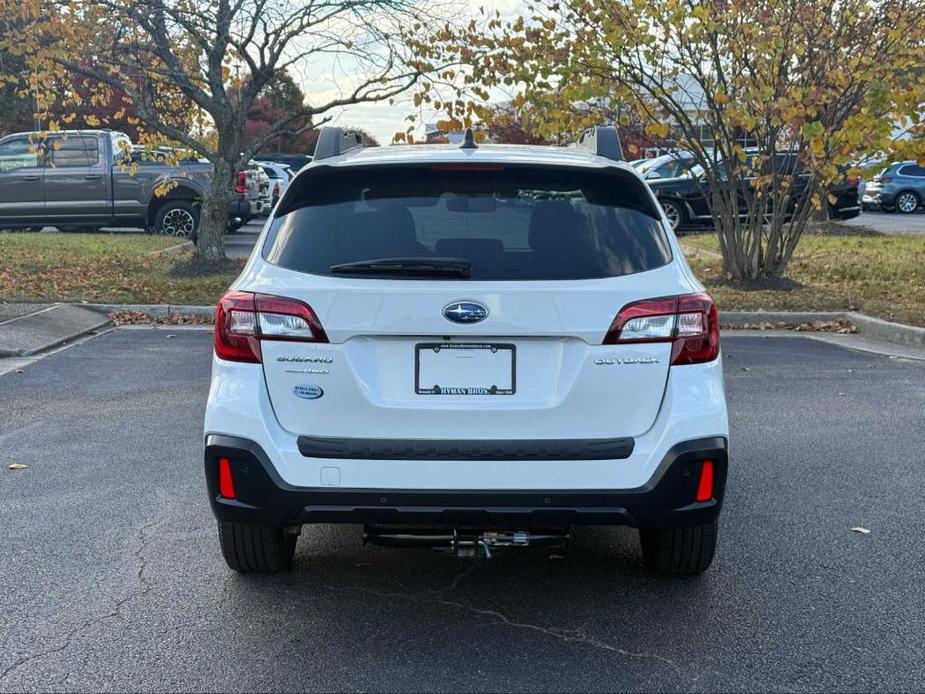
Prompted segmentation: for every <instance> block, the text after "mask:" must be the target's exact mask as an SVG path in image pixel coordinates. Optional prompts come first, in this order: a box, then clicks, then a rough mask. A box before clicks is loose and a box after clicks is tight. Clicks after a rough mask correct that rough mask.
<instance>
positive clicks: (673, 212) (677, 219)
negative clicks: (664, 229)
mask: <svg viewBox="0 0 925 694" xmlns="http://www.w3.org/2000/svg"><path fill="white" fill-rule="evenodd" d="M660 202H661V205H662V209H663V210H665V216H666V217H667V218H668V223H669V224H670V225H671V230H672V231H677V230H678V229H680V228H681V227H682V226H683V225H684V223H685V222H686V221H687V215H686V213H685V212H684V208H683V207H681V205H680V204H678V203H677V202H675V201H674V200H661V201H660Z"/></svg>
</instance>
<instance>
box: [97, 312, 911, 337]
mask: <svg viewBox="0 0 925 694" xmlns="http://www.w3.org/2000/svg"><path fill="white" fill-rule="evenodd" d="M83 305H84V306H86V307H87V308H92V309H94V310H97V311H101V312H103V313H107V314H108V313H112V312H114V311H135V312H139V313H145V314H147V315H149V316H152V317H154V318H158V317H168V316H202V317H204V318H212V319H214V318H215V307H214V306H176V305H170V304H83ZM839 320H842V321H847V322H849V323H851V324H852V325H854V326H855V327H856V328H857V330H858V334H859V335H863V336H864V337H867V338H871V339H874V340H882V341H884V342H890V343H893V344H899V345H907V346H910V347H925V328H918V327H916V326H914V325H906V324H904V323H891V322H890V321H885V320H882V319H880V318H874V317H872V316H867V315H864V314H863V313H856V312H854V311H722V312H721V313H720V322H721V323H723V324H724V325H734V326H737V327H739V326H741V327H746V326H749V325H760V324H761V323H786V324H800V323H812V322H814V321H839Z"/></svg>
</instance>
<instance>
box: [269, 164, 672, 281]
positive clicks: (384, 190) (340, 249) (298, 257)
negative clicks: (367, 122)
mask: <svg viewBox="0 0 925 694" xmlns="http://www.w3.org/2000/svg"><path fill="white" fill-rule="evenodd" d="M277 214H278V217H277V219H276V220H275V221H274V223H273V225H272V227H271V229H270V233H269V235H268V237H267V240H266V243H265V245H264V247H263V255H264V258H265V259H266V260H267V261H269V262H271V263H274V264H277V265H280V266H282V267H286V268H289V269H292V270H298V271H301V272H308V273H312V274H316V275H332V274H336V273H332V272H331V267H332V266H336V265H339V264H343V263H356V262H362V261H374V260H381V259H389V258H403V259H407V258H413V259H417V258H453V259H462V260H465V261H468V262H469V263H470V264H471V266H470V271H469V278H470V279H472V280H546V279H591V278H601V277H616V276H620V275H628V274H631V273H635V272H642V271H644V270H650V269H653V268H656V267H660V266H662V265H665V264H666V263H668V262H669V261H670V260H671V251H670V249H669V246H668V242H667V239H666V237H665V233H664V230H663V229H662V227H661V223H660V221H659V220H658V218H657V217H656V215H657V212H656V211H655V209H654V205H653V204H652V202H651V199H650V198H649V197H648V194H647V192H646V190H645V187H644V185H643V184H641V183H640V182H639V181H638V180H637V179H636V178H635V177H633V176H630V175H628V174H627V173H626V172H622V171H619V170H613V171H611V172H600V171H585V170H578V169H567V168H546V169H540V168H536V167H516V166H505V167H501V166H489V165H485V166H481V167H474V166H466V167H465V168H460V167H458V166H453V165H445V166H441V165H436V166H429V167H409V166H403V167H384V166H378V167H362V168H361V167H351V168H349V169H346V168H345V169H341V170H338V169H317V170H315V172H313V174H312V175H308V176H302V177H300V178H299V179H297V180H296V181H294V183H293V185H292V186H291V187H290V190H289V191H288V193H287V195H286V197H285V199H284V200H283V202H282V203H281V205H280V208H279V210H278V212H277ZM364 276H371V277H372V276H375V273H369V274H368V275H364Z"/></svg>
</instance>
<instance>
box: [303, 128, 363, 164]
mask: <svg viewBox="0 0 925 694" xmlns="http://www.w3.org/2000/svg"><path fill="white" fill-rule="evenodd" d="M366 146H367V144H366V138H365V137H363V135H361V134H360V133H358V132H356V131H355V130H344V129H343V128H332V127H329V126H325V127H323V128H321V129H319V131H318V142H317V143H316V144H315V155H314V159H313V160H314V161H318V160H319V159H328V158H329V157H337V156H340V155H341V154H346V153H347V152H348V151H350V150H351V149H357V148H360V147H366Z"/></svg>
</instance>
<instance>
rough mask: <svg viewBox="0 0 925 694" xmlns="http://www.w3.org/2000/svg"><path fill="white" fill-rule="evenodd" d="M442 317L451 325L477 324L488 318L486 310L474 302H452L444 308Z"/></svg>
mask: <svg viewBox="0 0 925 694" xmlns="http://www.w3.org/2000/svg"><path fill="white" fill-rule="evenodd" d="M443 317H444V318H446V319H447V320H448V321H452V322H453V323H478V322H479V321H483V320H485V319H486V318H488V309H487V308H485V307H484V306H482V304H477V303H476V302H474V301H454V302H453V303H452V304H447V305H446V306H445V307H444V309H443Z"/></svg>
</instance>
